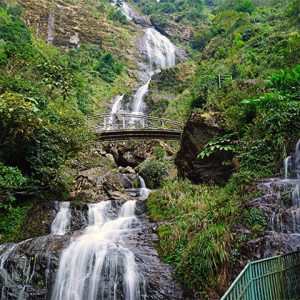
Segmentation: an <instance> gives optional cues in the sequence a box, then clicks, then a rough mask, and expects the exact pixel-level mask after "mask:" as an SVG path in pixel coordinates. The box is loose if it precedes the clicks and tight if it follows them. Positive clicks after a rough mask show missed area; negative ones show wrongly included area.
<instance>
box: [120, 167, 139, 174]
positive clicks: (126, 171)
mask: <svg viewBox="0 0 300 300" xmlns="http://www.w3.org/2000/svg"><path fill="white" fill-rule="evenodd" d="M118 171H119V173H121V174H135V173H136V172H135V170H134V169H133V168H132V167H129V166H127V167H125V168H123V167H119V169H118Z"/></svg>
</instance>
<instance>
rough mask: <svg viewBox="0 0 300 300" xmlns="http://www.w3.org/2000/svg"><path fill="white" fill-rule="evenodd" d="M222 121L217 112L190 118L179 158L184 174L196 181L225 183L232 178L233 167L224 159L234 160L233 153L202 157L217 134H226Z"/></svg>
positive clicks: (220, 152)
mask: <svg viewBox="0 0 300 300" xmlns="http://www.w3.org/2000/svg"><path fill="white" fill-rule="evenodd" d="M219 123H220V122H219V121H218V116H217V114H213V113H211V114H210V113H206V114H199V113H193V114H192V115H191V116H190V117H189V119H188V121H187V123H186V125H185V128H184V131H183V134H182V139H181V148H180V150H179V152H178V153H177V156H176V158H175V164H176V166H177V168H178V171H179V175H180V176H181V177H186V178H188V179H190V180H191V181H192V182H194V183H201V182H213V183H225V182H226V181H227V180H228V178H229V177H230V175H231V173H232V171H233V169H232V166H231V165H230V166H228V165H225V164H224V162H226V161H230V160H231V159H232V157H233V156H232V154H230V153H226V152H224V151H216V152H214V153H213V154H212V155H211V156H210V157H208V158H204V159H200V158H198V154H199V153H200V152H201V151H202V150H203V149H204V146H205V145H206V144H207V143H208V142H209V141H210V140H211V139H212V138H213V137H215V136H217V135H222V134H223V133H224V130H223V128H222V126H221V125H220V124H219Z"/></svg>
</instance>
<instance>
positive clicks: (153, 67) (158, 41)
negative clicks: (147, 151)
mask: <svg viewBox="0 0 300 300" xmlns="http://www.w3.org/2000/svg"><path fill="white" fill-rule="evenodd" d="M113 5H114V6H115V7H117V8H118V9H120V10H121V12H122V13H123V14H124V15H125V16H126V17H127V18H128V19H129V20H132V19H133V18H135V17H136V13H135V12H134V10H133V9H132V8H131V7H130V6H129V5H128V4H127V3H126V2H124V1H122V2H121V3H120V1H116V0H114V1H113ZM140 46H141V49H140V51H141V53H142V54H143V55H144V56H145V58H146V59H145V60H146V61H145V63H144V64H143V67H144V68H143V69H144V71H145V72H146V75H147V76H146V77H147V79H146V81H145V79H143V85H142V86H141V87H140V88H139V89H138V90H137V91H136V92H135V94H134V95H133V102H132V104H131V112H132V113H134V114H144V113H145V112H146V104H145V101H144V99H145V97H146V96H147V94H148V92H149V85H150V82H151V78H152V76H153V75H154V74H155V73H159V72H160V71H161V69H162V68H167V67H173V66H175V64H176V49H177V48H176V46H175V45H174V44H173V43H172V42H171V41H170V40H169V39H168V38H167V37H166V36H164V35H162V34H161V33H160V32H158V31H157V30H156V29H155V28H154V27H147V28H145V29H144V37H143V39H142V41H141V43H140ZM116 103H117V105H119V107H120V100H119V98H116V99H115V104H116ZM118 111H119V109H118V110H117V111H114V110H111V113H112V114H116V113H117V112H118ZM132 124H133V125H134V120H133V122H132Z"/></svg>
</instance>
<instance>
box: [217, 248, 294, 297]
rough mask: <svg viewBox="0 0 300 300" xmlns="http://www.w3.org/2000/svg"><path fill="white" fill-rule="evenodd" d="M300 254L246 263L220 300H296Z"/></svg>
mask: <svg viewBox="0 0 300 300" xmlns="http://www.w3.org/2000/svg"><path fill="white" fill-rule="evenodd" d="M299 299H300V251H296V252H292V253H289V254H284V255H279V256H273V257H269V258H265V259H261V260H256V261H249V262H248V263H247V265H246V267H245V268H244V269H243V271H242V272H241V273H240V274H239V276H238V277H237V278H236V279H235V280H234V282H233V283H232V284H231V286H230V288H229V289H228V290H227V292H226V293H225V294H224V296H223V297H222V298H221V300H299Z"/></svg>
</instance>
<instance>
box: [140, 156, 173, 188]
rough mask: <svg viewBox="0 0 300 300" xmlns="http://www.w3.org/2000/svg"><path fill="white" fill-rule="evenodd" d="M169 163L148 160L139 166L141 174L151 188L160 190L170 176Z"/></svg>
mask: <svg viewBox="0 0 300 300" xmlns="http://www.w3.org/2000/svg"><path fill="white" fill-rule="evenodd" d="M169 168H170V163H169V162H168V161H163V160H157V159H148V160H145V161H144V162H142V163H141V164H140V165H139V174H140V175H141V176H142V177H143V178H144V179H145V181H146V183H147V186H148V187H149V188H158V187H159V186H161V184H162V182H163V179H164V178H165V177H166V176H167V175H168V171H169Z"/></svg>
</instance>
